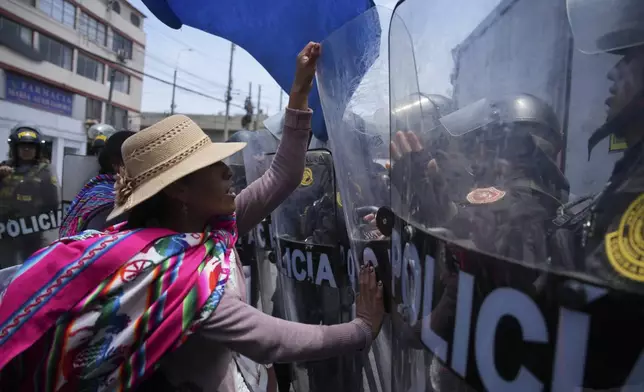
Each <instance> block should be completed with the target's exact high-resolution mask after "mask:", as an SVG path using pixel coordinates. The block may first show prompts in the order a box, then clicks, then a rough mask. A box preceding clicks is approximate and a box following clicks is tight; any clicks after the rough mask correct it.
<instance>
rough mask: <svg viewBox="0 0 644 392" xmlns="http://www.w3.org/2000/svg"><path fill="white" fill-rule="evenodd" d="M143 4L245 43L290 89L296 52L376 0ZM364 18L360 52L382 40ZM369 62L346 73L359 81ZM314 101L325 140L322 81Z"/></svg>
mask: <svg viewBox="0 0 644 392" xmlns="http://www.w3.org/2000/svg"><path fill="white" fill-rule="evenodd" d="M143 3H144V4H145V5H146V6H147V7H148V9H149V10H150V11H151V12H152V13H153V14H154V15H155V16H156V17H157V18H159V20H161V22H163V23H165V24H166V25H168V26H169V27H171V28H173V29H178V28H180V27H181V26H182V25H184V24H185V25H188V26H191V27H194V28H196V29H199V30H202V31H205V32H207V33H210V34H214V35H216V36H219V37H222V38H225V39H227V40H229V41H231V42H233V43H235V44H236V45H239V46H240V47H242V48H244V49H245V50H246V51H247V52H248V53H250V55H251V56H253V57H254V58H255V59H256V60H257V61H258V62H259V63H260V64H261V65H262V66H263V67H264V68H265V69H266V70H267V71H268V73H269V74H270V75H271V76H272V77H273V78H274V79H275V80H276V81H277V83H278V84H279V85H280V86H281V87H282V88H283V89H284V90H286V91H287V92H288V91H289V90H290V88H291V84H292V83H293V77H294V76H295V59H296V57H297V54H298V53H299V52H300V50H302V48H304V46H306V44H307V43H308V42H309V41H316V42H321V41H323V40H324V39H325V38H327V37H328V36H329V34H331V33H332V32H333V31H335V30H337V29H339V28H340V27H342V26H343V25H345V24H346V23H348V22H350V21H351V20H353V19H355V18H356V17H358V16H360V15H361V14H363V13H364V12H365V11H367V10H369V9H370V8H372V7H373V6H374V3H373V0H219V1H217V0H143ZM372 15H373V16H374V17H372V18H370V19H372V20H373V26H377V27H376V28H378V29H379V26H380V24H379V21H378V18H377V14H376V13H375V12H374V13H372ZM365 22H366V21H362V20H361V21H360V23H356V24H353V25H351V26H349V28H352V29H354V30H355V33H354V34H348V35H347V36H348V37H351V39H352V42H349V43H347V45H348V46H350V47H353V48H355V53H356V56H362V53H361V51H363V50H364V49H365V48H366V47H368V46H370V45H368V44H367V42H366V41H368V40H374V39H377V40H378V41H379V39H380V36H379V35H378V36H377V37H374V35H373V30H374V27H371V28H369V29H366V30H367V31H368V34H365V30H364V29H363V27H364V23H365ZM369 23H371V20H370V21H369ZM371 44H375V43H371ZM322 56H324V47H322ZM370 66H371V64H367V63H360V64H357V65H356V68H355V69H351V70H345V71H344V73H345V74H353V75H354V76H355V79H354V80H360V79H361V78H362V77H363V76H364V74H365V73H366V72H367V70H368V69H369V67H370ZM356 85H357V83H356ZM309 106H310V107H311V109H313V110H314V111H315V114H314V116H313V133H314V135H315V137H317V138H318V139H320V140H323V141H326V140H327V133H326V128H325V125H324V117H323V115H322V108H321V106H320V98H319V96H318V92H317V86H314V89H313V91H312V93H311V96H310V98H309Z"/></svg>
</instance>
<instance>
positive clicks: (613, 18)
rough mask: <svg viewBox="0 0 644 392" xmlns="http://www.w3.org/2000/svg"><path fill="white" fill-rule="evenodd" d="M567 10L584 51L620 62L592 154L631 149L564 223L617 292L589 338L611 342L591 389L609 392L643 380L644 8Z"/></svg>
mask: <svg viewBox="0 0 644 392" xmlns="http://www.w3.org/2000/svg"><path fill="white" fill-rule="evenodd" d="M567 5H568V17H569V21H570V25H571V28H572V31H573V36H574V39H575V45H576V46H577V48H578V49H580V50H581V51H582V52H585V53H593V54H595V53H610V54H612V55H616V56H619V57H618V61H617V63H616V64H615V66H614V67H613V68H612V69H611V70H610V71H609V73H608V75H607V77H608V79H609V80H610V81H611V82H612V86H611V88H610V90H609V94H610V95H609V97H608V99H606V105H607V106H608V114H607V118H606V120H605V122H604V123H603V124H602V125H601V126H600V127H599V128H597V129H596V130H595V131H594V132H593V134H592V135H591V137H590V139H589V141H588V151H589V154H590V153H591V152H592V150H593V148H594V147H595V146H596V145H597V144H598V143H599V142H600V141H602V140H604V139H605V138H607V137H608V136H609V135H611V134H613V135H615V136H617V137H619V138H623V139H624V140H625V141H626V143H627V148H626V150H625V151H624V154H623V156H622V158H621V159H620V160H619V161H617V162H616V164H615V166H614V168H613V171H612V174H611V176H610V178H609V180H608V183H607V184H606V185H605V187H604V189H603V190H602V191H601V192H600V193H599V194H597V195H594V196H592V197H590V198H585V199H580V200H579V203H575V204H576V205H575V204H572V205H570V206H566V207H568V208H567V209H566V210H563V211H562V213H561V214H560V218H563V219H561V221H560V222H558V223H559V224H560V225H561V226H563V227H566V228H568V229H569V230H570V231H572V232H574V233H575V234H577V235H576V237H575V239H576V241H575V246H574V252H571V253H572V254H573V256H572V257H573V258H574V263H575V266H576V267H578V268H579V269H582V270H584V272H586V274H587V275H588V276H591V277H592V278H593V279H595V278H599V279H600V280H601V281H602V282H604V283H605V284H607V285H608V286H609V287H610V288H611V289H612V290H614V291H611V292H610V294H609V295H607V296H606V298H605V299H604V301H603V302H600V303H598V304H595V307H596V308H597V311H601V312H604V313H606V315H605V316H604V315H602V316H603V317H601V318H600V317H596V318H597V319H598V321H597V326H598V327H597V328H595V329H594V330H593V333H592V335H591V336H590V337H589V339H594V340H595V341H603V340H606V338H610V340H611V342H610V343H606V344H603V345H595V347H594V350H593V351H592V353H593V354H594V355H592V356H589V358H588V359H587V364H586V369H587V370H586V371H587V374H588V377H587V385H588V387H590V388H595V389H609V388H617V387H619V386H620V385H624V383H625V381H626V383H634V382H637V380H641V369H639V368H637V367H635V368H634V367H633V363H634V361H635V360H636V358H637V355H639V353H640V350H641V345H642V339H641V338H640V335H639V331H641V320H642V319H643V318H644V314H643V313H642V300H641V295H642V294H644V285H643V284H642V282H644V267H643V266H644V241H643V240H642V239H643V237H644V234H643V233H644V232H643V231H642V230H643V227H644V130H643V129H644V111H643V110H642V105H643V104H644V3H642V2H641V1H637V0H619V1H612V2H588V1H586V2H583V1H577V0H568V1H567ZM587 201H589V202H590V203H588V202H587ZM629 293H633V294H637V295H636V296H634V295H632V294H631V295H629ZM589 302H590V301H589ZM616 327H617V328H616ZM616 347H622V348H623V347H627V348H628V349H627V350H625V349H622V350H620V351H617V349H616ZM631 348H632V349H631ZM640 361H641V357H640ZM637 377H640V378H639V379H638V378H637ZM639 382H640V383H641V381H639ZM638 385H639V388H641V387H642V386H641V384H638ZM633 388H637V387H635V386H633Z"/></svg>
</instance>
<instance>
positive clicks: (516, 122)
mask: <svg viewBox="0 0 644 392" xmlns="http://www.w3.org/2000/svg"><path fill="white" fill-rule="evenodd" d="M440 123H441V126H442V128H443V129H444V130H445V131H447V133H448V134H449V135H451V136H454V137H459V138H462V139H463V140H466V141H467V140H470V141H472V142H476V143H479V142H482V141H487V142H496V141H499V142H502V141H503V140H505V139H507V138H508V137H515V138H516V137H518V138H521V137H523V138H524V139H525V140H529V139H531V141H530V144H533V145H534V146H535V147H536V148H538V149H539V150H541V151H542V152H543V153H544V154H545V155H546V156H547V157H548V158H550V159H551V160H556V158H557V155H558V154H559V152H560V151H561V148H562V145H563V136H562V134H561V130H560V127H559V120H558V119H557V115H556V114H555V112H554V111H553V109H552V108H551V107H550V105H548V104H547V103H546V102H544V101H543V100H541V99H539V98H537V97H535V96H534V95H530V94H516V95H512V96H509V97H506V98H503V99H499V100H489V99H487V98H483V99H480V100H478V101H476V102H474V103H472V104H470V105H468V106H466V107H464V108H462V109H460V110H458V111H456V112H454V113H451V114H449V115H447V116H444V117H442V118H441V119H440ZM527 136H530V137H531V138H529V139H527V138H526V137H527ZM515 147H516V146H515Z"/></svg>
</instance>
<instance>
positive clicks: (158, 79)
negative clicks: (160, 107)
mask: <svg viewBox="0 0 644 392" xmlns="http://www.w3.org/2000/svg"><path fill="white" fill-rule="evenodd" d="M94 57H99V58H100V59H101V60H103V61H105V62H107V63H109V64H113V65H116V66H118V67H120V68H123V69H127V70H128V71H130V72H135V73H138V74H140V75H143V76H145V77H148V78H150V79H152V80H156V81H157V82H161V83H165V84H167V85H170V86H172V82H170V81H167V80H165V79H162V78H159V77H156V76H154V75H150V74H148V73H146V72H145V71H139V70H138V69H135V68H132V67H130V66H128V65H125V64H121V63H119V62H117V61H113V60H111V59H108V58H106V57H102V56H94ZM176 87H177V88H178V89H180V90H183V91H187V92H190V93H193V94H197V95H200V96H202V97H204V98H210V99H212V100H214V101H218V102H223V103H226V101H225V100H223V99H221V98H217V97H213V96H212V95H208V94H205V93H202V92H200V91H196V90H193V89H190V88H187V87H184V86H180V85H177V86H176ZM231 105H233V106H235V107H238V108H240V109H243V108H244V107H243V106H242V105H238V104H234V103H231Z"/></svg>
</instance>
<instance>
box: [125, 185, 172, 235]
mask: <svg viewBox="0 0 644 392" xmlns="http://www.w3.org/2000/svg"><path fill="white" fill-rule="evenodd" d="M167 206H168V196H166V194H165V193H163V192H159V193H157V194H156V195H154V196H152V197H151V198H149V199H148V200H146V201H144V202H142V203H141V204H139V205H138V206H136V207H134V208H133V209H132V210H131V211H130V212H129V213H128V217H127V224H126V225H125V227H124V228H123V229H125V230H133V229H143V228H145V227H148V226H150V225H152V226H156V225H157V222H154V219H158V218H159V215H160V214H162V213H163V211H165V208H166V207H167Z"/></svg>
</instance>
